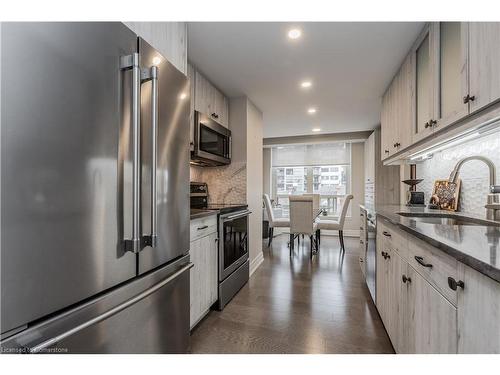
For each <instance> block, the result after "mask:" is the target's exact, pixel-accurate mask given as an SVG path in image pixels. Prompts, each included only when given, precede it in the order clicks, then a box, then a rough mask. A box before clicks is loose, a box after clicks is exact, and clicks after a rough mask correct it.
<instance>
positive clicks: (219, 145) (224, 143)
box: [195, 112, 231, 165]
mask: <svg viewBox="0 0 500 375" xmlns="http://www.w3.org/2000/svg"><path fill="white" fill-rule="evenodd" d="M196 124H197V126H196V134H195V137H196V139H195V159H199V160H200V161H204V162H205V163H207V164H213V165H225V164H229V163H231V131H230V130H229V129H227V128H225V127H224V126H222V125H219V124H218V123H216V122H215V121H213V120H211V119H210V118H208V117H207V116H205V115H203V114H201V113H199V112H196Z"/></svg>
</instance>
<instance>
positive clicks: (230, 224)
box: [219, 210, 250, 281]
mask: <svg viewBox="0 0 500 375" xmlns="http://www.w3.org/2000/svg"><path fill="white" fill-rule="evenodd" d="M248 215H250V211H248V210H245V211H241V212H234V213H231V214H227V215H222V216H221V217H220V223H219V281H222V280H224V279H225V278H226V277H228V276H229V275H230V274H231V273H232V272H233V271H234V270H236V269H237V268H238V267H239V266H241V265H242V264H243V263H245V261H246V260H247V259H248Z"/></svg>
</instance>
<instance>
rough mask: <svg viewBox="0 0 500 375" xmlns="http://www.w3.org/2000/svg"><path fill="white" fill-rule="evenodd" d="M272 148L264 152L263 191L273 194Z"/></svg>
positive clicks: (265, 149)
mask: <svg viewBox="0 0 500 375" xmlns="http://www.w3.org/2000/svg"><path fill="white" fill-rule="evenodd" d="M271 164H272V163H271V148H264V149H263V152H262V168H263V169H262V192H263V194H268V195H269V196H271Z"/></svg>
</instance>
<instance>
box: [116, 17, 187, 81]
mask: <svg viewBox="0 0 500 375" xmlns="http://www.w3.org/2000/svg"><path fill="white" fill-rule="evenodd" d="M125 25H127V26H128V28H129V29H131V30H132V31H133V32H134V33H136V34H137V35H139V36H140V37H141V38H144V40H145V41H146V42H148V43H149V44H151V45H152V46H153V47H154V48H156V49H157V50H158V51H160V53H161V54H162V55H163V56H165V57H166V58H167V60H168V61H170V62H171V63H172V64H173V65H174V66H175V67H176V68H177V69H179V70H180V71H181V72H182V73H184V74H187V24H186V23H185V22H125Z"/></svg>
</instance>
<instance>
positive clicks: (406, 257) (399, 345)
mask: <svg viewBox="0 0 500 375" xmlns="http://www.w3.org/2000/svg"><path fill="white" fill-rule="evenodd" d="M384 233H385V235H384ZM405 236H406V239H404V237H405ZM405 246H406V248H405ZM376 282H377V284H376V291H377V298H376V304H377V309H378V311H379V314H380V317H381V318H382V321H383V323H384V326H385V328H386V330H387V333H388V335H389V338H390V339H391V342H392V344H393V346H394V349H395V350H396V352H397V353H500V283H499V282H497V281H495V280H492V279H490V278H489V277H487V276H485V275H483V274H481V273H480V272H478V271H476V270H474V269H472V268H470V267H468V266H466V265H464V264H462V263H459V262H457V260H456V259H454V258H452V257H450V256H449V255H447V254H445V253H444V252H443V251H441V250H439V249H437V248H434V247H433V246H431V245H429V244H427V243H425V242H423V241H422V240H419V239H417V238H416V237H413V236H411V235H408V234H406V232H404V231H402V230H401V229H399V228H397V227H396V226H394V225H391V224H390V223H387V222H386V221H385V220H383V219H379V220H378V221H377V278H376Z"/></svg>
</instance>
